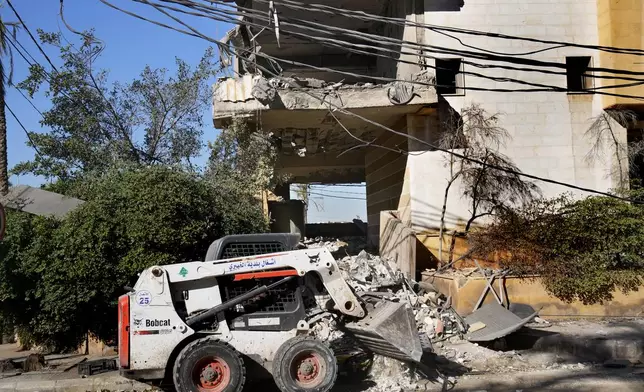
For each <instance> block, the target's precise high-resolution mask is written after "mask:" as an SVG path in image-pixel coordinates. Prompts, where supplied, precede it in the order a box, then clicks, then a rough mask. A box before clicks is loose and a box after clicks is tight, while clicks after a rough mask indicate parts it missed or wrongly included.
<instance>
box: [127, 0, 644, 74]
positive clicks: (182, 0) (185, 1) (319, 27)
mask: <svg viewBox="0 0 644 392" xmlns="http://www.w3.org/2000/svg"><path fill="white" fill-rule="evenodd" d="M133 1H136V2H140V3H145V4H148V5H152V4H151V3H149V1H147V0H133ZM163 1H164V2H169V3H174V4H180V5H183V6H184V7H187V8H199V9H201V10H202V11H203V12H210V13H215V14H216V13H220V14H221V13H222V12H223V13H227V14H233V15H236V16H239V17H242V18H244V17H245V18H246V19H247V18H248V15H249V14H250V15H252V16H253V17H255V18H256V19H262V20H268V21H269V22H270V19H267V16H266V15H265V14H264V13H262V12H261V11H258V10H255V9H253V8H247V7H242V6H236V8H237V9H239V10H242V11H243V12H235V11H231V10H221V9H219V8H216V7H213V6H208V5H205V4H199V3H195V2H193V1H189V0H163ZM257 1H258V2H262V3H269V0H257ZM209 2H210V3H212V4H219V5H222V6H226V7H230V6H229V5H228V4H227V3H225V2H223V1H222V0H212V1H211V0H209ZM156 6H159V7H165V8H169V7H168V6H164V5H161V4H156ZM307 6H308V5H307ZM295 8H297V7H295ZM302 9H306V8H302ZM175 10H176V9H175ZM204 10H207V11H204ZM306 10H308V9H306ZM178 12H184V13H188V12H187V11H178ZM193 15H195V16H201V17H208V16H206V15H203V14H194V13H193ZM373 17H376V16H375V15H373ZM376 18H377V17H376ZM281 19H283V20H295V21H298V22H300V23H306V24H309V25H312V26H315V27H316V28H315V29H313V30H314V31H316V32H317V31H319V32H322V33H328V32H326V31H325V30H334V31H343V32H346V33H347V34H350V35H352V36H353V37H358V36H359V37H362V38H363V39H364V38H365V37H371V38H373V39H375V41H373V42H377V43H383V41H388V42H392V43H394V44H397V45H400V44H401V43H402V44H405V45H407V46H408V47H409V46H411V47H412V49H431V51H433V52H436V53H443V54H452V55H461V56H463V57H473V58H479V59H483V60H488V61H502V62H511V63H517V64H524V65H534V66H539V65H540V66H546V67H555V68H560V69H566V64H562V63H556V62H544V61H539V60H534V59H519V58H516V57H507V56H492V57H491V56H489V55H488V54H487V53H485V51H484V52H478V53H477V52H471V51H463V50H457V49H452V48H446V47H442V46H436V45H428V44H423V43H418V42H413V41H406V40H402V39H396V38H392V37H383V36H379V35H375V34H369V33H365V32H359V31H354V30H349V29H344V28H340V27H336V26H330V25H326V24H322V23H316V22H312V21H307V20H303V19H292V18H288V17H284V16H282V17H281ZM363 19H364V18H363ZM366 19H367V20H369V18H366ZM372 20H377V19H373V18H372ZM227 22H229V23H235V24H240V23H242V21H240V20H237V19H235V20H232V21H227ZM243 23H244V24H250V25H253V23H252V22H250V21H247V20H246V21H243ZM280 24H284V23H282V22H280ZM286 24H287V25H289V24H290V25H293V24H291V23H286ZM254 25H256V24H254ZM256 26H257V25H256ZM296 26H297V27H298V28H305V29H306V27H303V26H302V25H301V24H300V25H296ZM257 27H258V28H261V29H264V28H265V27H266V26H257ZM308 29H309V30H311V29H310V28H308ZM449 29H450V30H453V29H452V28H449ZM490 34H493V35H494V34H495V33H490ZM558 44H560V45H561V46H574V45H570V44H569V43H565V42H559V43H558ZM598 48H599V47H598ZM475 49H477V50H479V49H478V48H475ZM615 50H618V49H615ZM621 50H626V49H621ZM638 51H639V50H638ZM639 52H640V53H642V54H644V51H639ZM413 55H417V56H420V57H423V56H426V55H423V54H422V53H413ZM429 58H431V56H430V57H429ZM472 65H474V66H477V65H478V64H476V63H474V64H472ZM493 67H499V68H503V67H502V66H498V65H493ZM588 71H590V72H608V73H626V74H631V75H642V73H640V72H634V71H630V70H615V69H607V68H593V67H589V68H588ZM593 77H596V78H602V77H603V76H599V75H593ZM620 79H621V78H620ZM636 80H638V81H641V79H636Z"/></svg>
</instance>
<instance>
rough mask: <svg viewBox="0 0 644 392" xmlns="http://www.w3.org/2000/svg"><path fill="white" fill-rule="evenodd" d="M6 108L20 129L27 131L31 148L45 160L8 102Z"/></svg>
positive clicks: (26, 132)
mask: <svg viewBox="0 0 644 392" xmlns="http://www.w3.org/2000/svg"><path fill="white" fill-rule="evenodd" d="M5 107H6V108H7V110H8V111H9V113H10V114H11V116H12V117H13V118H14V119H15V120H16V122H17V123H18V125H20V127H21V128H22V130H23V131H25V135H27V140H29V144H31V147H32V148H33V149H34V151H36V154H38V156H39V157H40V158H43V159H44V157H43V155H42V154H41V153H40V150H39V149H38V146H36V143H34V140H33V139H32V138H31V135H30V134H29V131H28V130H27V128H26V127H25V126H24V124H23V123H22V121H20V119H19V118H18V116H16V113H14V112H13V110H11V107H10V106H9V104H7V103H6V102H5Z"/></svg>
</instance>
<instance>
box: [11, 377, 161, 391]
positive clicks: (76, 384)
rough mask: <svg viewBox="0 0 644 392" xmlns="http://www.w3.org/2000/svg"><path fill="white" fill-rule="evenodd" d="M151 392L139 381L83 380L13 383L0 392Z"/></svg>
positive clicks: (149, 388) (148, 386)
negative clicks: (104, 391)
mask: <svg viewBox="0 0 644 392" xmlns="http://www.w3.org/2000/svg"><path fill="white" fill-rule="evenodd" d="M103 390H109V391H139V392H143V391H150V390H155V388H154V387H152V386H150V385H147V384H143V383H140V382H138V381H132V380H127V379H125V378H122V379H111V380H110V379H101V378H83V379H67V380H49V381H18V380H15V381H11V382H3V383H2V384H0V392H27V391H30V392H88V391H92V392H93V391H103Z"/></svg>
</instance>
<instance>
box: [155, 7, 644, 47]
mask: <svg viewBox="0 0 644 392" xmlns="http://www.w3.org/2000/svg"><path fill="white" fill-rule="evenodd" d="M163 1H171V0H163ZM182 1H183V2H184V3H193V4H197V5H202V4H200V3H195V2H194V1H190V0H182ZM254 1H256V2H258V3H268V2H269V0H254ZM172 2H175V1H172ZM208 2H210V3H212V1H210V0H208ZM274 3H275V4H279V5H280V6H284V7H287V8H292V9H299V10H303V11H307V12H311V11H313V12H320V13H326V14H330V15H335V16H337V15H341V16H345V17H352V18H356V19H361V20H366V21H379V22H385V23H387V24H395V25H399V26H412V27H422V28H425V29H428V30H441V31H449V32H453V33H460V34H468V35H475V36H486V37H491V38H499V39H508V40H521V41H526V42H534V43H541V44H547V45H564V46H566V47H574V48H581V49H593V50H599V51H604V52H609V53H617V54H630V55H644V50H642V49H633V48H620V47H614V46H605V45H585V44H577V43H574V42H565V41H555V40H544V39H539V38H533V37H524V36H516V35H508V34H502V33H492V32H488V31H481V30H473V29H464V28H458V27H450V26H442V25H435V24H428V23H421V22H416V21H413V20H409V19H406V18H396V17H387V16H382V15H375V14H369V13H367V12H364V11H355V10H349V9H345V8H338V7H333V6H329V5H324V4H315V3H313V4H309V3H302V2H300V1H295V0H275V1H274ZM551 49H556V47H553V48H551Z"/></svg>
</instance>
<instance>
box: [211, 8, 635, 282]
mask: <svg viewBox="0 0 644 392" xmlns="http://www.w3.org/2000/svg"><path fill="white" fill-rule="evenodd" d="M318 3H320V4H322V5H323V6H328V7H331V8H328V9H327V11H326V12H324V11H320V9H317V8H316V9H308V8H307V7H303V6H297V4H300V3H297V2H286V3H281V2H277V1H276V2H273V1H264V0H237V1H236V5H237V7H238V9H240V10H245V11H244V16H243V17H241V19H240V25H238V26H237V27H236V28H235V29H233V30H231V31H230V32H229V33H228V34H227V36H226V37H225V41H227V42H228V44H229V45H230V47H231V53H223V57H224V59H225V60H226V61H230V63H231V64H232V66H233V68H234V74H235V76H233V77H226V78H222V79H220V80H218V82H217V83H216V84H215V86H214V92H213V94H214V96H213V119H214V123H215V126H216V127H217V128H225V127H226V126H227V124H229V123H230V122H231V120H232V119H233V118H234V117H244V118H246V119H247V121H249V122H250V123H252V124H254V125H255V126H256V127H257V129H259V130H260V131H261V132H264V133H266V134H271V135H273V137H275V138H276V140H278V141H279V146H278V147H279V152H280V157H279V160H278V170H279V172H281V173H284V174H288V175H289V176H290V177H291V181H292V182H293V183H321V184H343V183H359V182H365V183H366V199H367V201H366V203H367V214H368V217H367V221H368V239H369V241H370V242H371V243H372V244H374V245H377V246H379V248H380V252H381V254H383V255H387V256H390V257H392V258H394V259H395V260H397V262H398V264H399V265H400V267H401V269H402V270H403V272H405V273H407V274H409V275H413V276H417V272H418V271H419V270H421V269H424V267H426V266H427V265H429V264H431V262H432V260H434V261H435V258H436V257H438V253H437V249H438V242H439V241H438V238H439V236H438V230H439V226H440V220H441V210H442V208H443V198H444V194H445V188H446V186H447V182H448V180H449V178H450V176H449V168H448V167H447V165H446V161H447V160H448V154H446V153H445V152H441V151H438V150H436V149H435V148H432V146H435V145H436V143H437V142H438V140H439V139H440V137H441V134H443V133H444V132H446V131H449V130H450V129H452V128H451V125H450V124H453V121H451V119H453V118H454V116H455V115H456V116H458V114H459V113H461V112H462V110H463V109H464V108H465V107H468V106H469V105H471V104H473V103H477V104H480V105H481V106H482V107H483V108H484V109H485V110H486V111H488V112H490V113H499V114H501V117H500V124H499V125H500V126H501V127H503V128H504V129H506V130H507V131H508V133H509V135H510V138H509V140H508V141H507V143H505V144H504V145H503V146H502V151H501V152H502V153H503V154H505V155H506V156H508V157H509V158H510V159H512V161H513V162H514V163H515V164H516V165H517V167H518V168H519V169H520V170H522V171H523V172H525V173H529V174H531V175H534V176H538V177H543V178H549V179H553V180H556V181H560V182H565V183H570V184H574V185H576V186H579V187H585V188H592V189H596V190H600V191H608V190H610V189H613V188H615V187H617V186H618V185H619V184H618V182H619V179H618V178H617V175H616V174H615V173H616V171H615V168H616V167H618V168H621V167H622V166H624V165H627V163H625V162H622V161H619V160H618V157H616V156H615V154H612V153H610V152H608V153H606V155H605V156H604V157H603V158H602V159H598V160H595V161H590V160H588V159H586V157H587V155H588V152H589V150H590V149H591V147H592V145H593V143H594V140H591V139H589V138H588V136H587V132H586V131H587V129H588V125H589V121H590V120H591V119H592V118H594V117H596V116H597V115H599V114H601V113H602V112H603V111H604V110H605V109H610V108H618V107H619V108H623V107H626V108H629V109H631V110H634V111H636V112H637V111H639V110H640V109H641V105H642V104H641V101H639V100H636V99H633V98H625V97H617V96H610V95H600V94H594V92H595V91H597V90H596V89H597V88H601V87H603V89H604V91H609V92H614V90H615V89H610V88H607V87H606V86H607V85H611V84H613V83H615V81H614V80H607V79H596V78H593V77H589V75H592V72H590V71H589V69H591V68H592V67H606V68H621V69H629V70H633V71H638V70H639V69H640V68H637V67H641V65H633V64H634V63H633V58H634V57H633V56H627V55H621V54H613V53H606V52H600V51H596V50H592V49H588V48H584V47H574V46H559V47H552V46H553V45H552V44H551V45H546V44H544V43H542V42H541V43H540V42H531V41H522V40H516V39H504V38H499V37H494V36H489V35H486V34H467V35H458V36H455V35H453V34H447V33H445V34H443V33H442V32H441V31H436V30H434V29H431V28H428V27H427V26H431V25H438V26H447V27H449V28H455V29H456V28H463V29H474V30H476V31H483V32H492V33H502V34H508V35H515V36H516V35H525V36H529V37H534V38H537V39H541V40H544V41H553V42H562V41H563V42H584V43H585V44H589V45H600V44H601V45H610V46H617V47H631V48H641V47H642V42H643V39H642V37H643V35H642V23H643V22H642V21H643V20H644V17H642V15H644V14H643V13H642V4H641V2H614V1H610V0H567V1H566V0H562V1H558V2H544V1H531V0H506V1H498V0H496V1H490V0H424V1H421V0H405V1H387V0H373V1H364V0H363V1H360V0H354V1H350V0H320V1H319V2H318ZM635 3H637V4H635ZM629 4H630V5H629ZM633 4H635V9H632V5H633ZM322 9H324V8H323V7H322ZM329 10H336V11H329ZM337 10H347V11H361V12H364V13H365V15H375V16H379V18H372V17H362V18H358V17H355V15H356V14H347V13H343V12H337ZM252 11H256V12H252ZM260 15H269V16H270V17H271V19H273V21H272V22H271V23H270V24H267V23H266V21H265V18H263V17H260ZM381 17H385V18H384V19H383V18H381ZM386 18H390V19H386ZM388 20H393V21H406V22H407V23H389V22H387V21H388ZM316 26H317V27H316ZM323 27H324V28H323ZM316 28H317V29H318V30H320V31H322V30H324V31H326V34H325V33H323V32H318V33H316ZM347 30H349V31H350V32H353V33H354V35H353V37H354V40H353V41H354V42H355V43H356V44H355V45H354V44H351V45H348V44H346V42H349V43H352V41H351V36H347V35H346V34H345V35H343V36H342V37H343V38H334V34H336V33H337V34H339V33H343V34H344V33H346V31H347ZM361 35H362V36H363V37H373V36H378V37H382V40H383V41H385V40H388V39H389V41H387V42H399V44H398V46H397V49H396V51H397V52H396V53H393V54H392V53H391V48H393V46H392V45H389V46H388V47H389V48H390V52H389V53H388V54H387V55H386V56H383V55H382V52H381V51H378V50H374V49H373V47H368V46H364V41H361V40H360V37H361ZM311 36H317V37H322V38H316V39H311ZM454 37H457V38H456V39H455V38H454ZM459 38H460V39H461V40H460V41H459V40H458V39H459ZM340 40H343V41H344V42H345V43H344V44H343V43H342V42H343V41H340ZM347 40H348V41H347ZM359 43H362V44H363V46H360V44H359ZM413 44H417V45H416V46H414V45H413ZM419 45H420V46H419ZM421 46H422V48H423V49H422V50H418V48H421ZM414 48H416V49H414ZM431 48H437V49H435V50H432V49H431ZM439 48H455V49H458V50H463V51H478V49H480V48H484V49H485V51H486V53H497V54H500V55H512V56H520V57H521V58H524V59H535V60H539V61H542V62H551V63H558V64H562V65H565V66H563V67H562V68H559V69H557V68H554V70H555V71H556V72H519V71H518V70H517V66H515V67H514V68H513V67H497V66H498V65H503V64H504V63H503V61H501V60H499V59H496V60H495V59H491V58H487V59H485V58H481V59H478V60H476V61H471V60H470V59H468V58H465V57H459V56H458V55H457V54H450V52H449V51H448V50H439ZM544 48H548V50H542V49H544ZM234 53H236V55H233V54H234ZM479 57H480V56H479ZM505 65H507V64H505ZM481 75H485V77H483V76H481ZM517 79H520V80H521V81H523V82H528V83H531V84H532V86H534V85H547V86H556V87H558V88H559V90H557V91H538V92H534V91H530V87H531V86H530V85H528V86H526V85H525V84H521V83H517V82H513V81H512V80H515V81H516V80H517ZM517 90H524V91H517ZM619 93H620V94H623V95H632V96H641V95H644V94H642V93H644V87H642V86H641V85H638V86H632V87H629V88H623V89H620V90H619ZM638 124H639V123H638ZM383 126H384V127H383ZM635 128H636V127H635ZM615 130H616V131H615V134H616V136H617V138H618V139H619V140H620V141H623V142H626V141H628V140H630V138H631V134H633V135H635V134H636V133H640V132H639V130H638V129H633V130H632V131H631V130H628V131H627V129H626V128H625V127H622V126H621V125H619V124H616V126H615ZM632 137H636V136H632ZM536 184H537V185H538V187H539V189H540V192H541V194H542V195H543V196H545V197H554V196H557V195H559V194H561V193H563V192H568V191H570V189H567V188H564V187H561V186H559V185H556V184H550V183H544V182H537V183H536ZM459 186H460V185H459V184H458V181H457V182H456V183H455V184H453V185H452V188H451V189H452V190H451V196H450V199H449V203H448V204H447V208H446V212H445V225H446V229H447V230H451V229H454V228H457V227H461V226H463V225H464V224H465V222H467V220H468V218H469V216H470V214H471V212H470V210H469V208H470V203H469V201H468V200H467V199H466V198H465V197H463V196H462V192H460V191H459ZM286 189H288V188H286ZM275 193H276V194H278V195H284V196H286V198H288V191H284V189H281V190H280V189H278V190H276V191H275ZM573 193H575V194H576V195H577V196H583V195H584V194H583V193H582V192H580V191H573Z"/></svg>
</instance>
